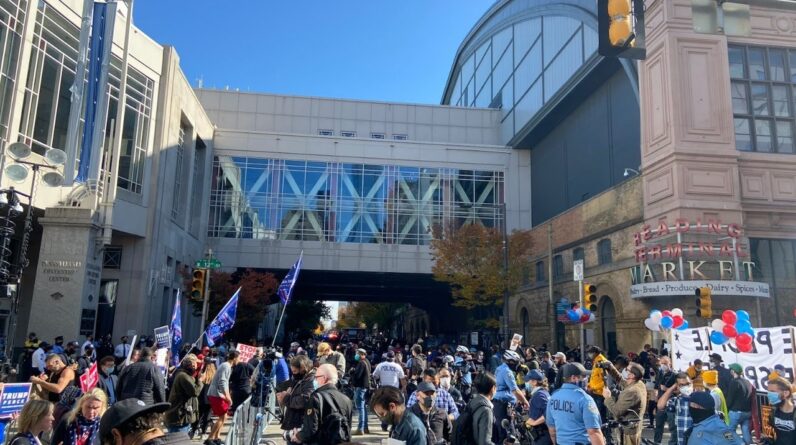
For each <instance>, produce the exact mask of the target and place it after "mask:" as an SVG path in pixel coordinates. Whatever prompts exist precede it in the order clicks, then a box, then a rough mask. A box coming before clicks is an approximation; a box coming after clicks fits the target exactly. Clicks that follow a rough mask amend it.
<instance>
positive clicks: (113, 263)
mask: <svg viewBox="0 0 796 445" xmlns="http://www.w3.org/2000/svg"><path fill="white" fill-rule="evenodd" d="M102 267H103V268H104V269H121V268H122V246H105V250H104V251H103V253H102Z"/></svg>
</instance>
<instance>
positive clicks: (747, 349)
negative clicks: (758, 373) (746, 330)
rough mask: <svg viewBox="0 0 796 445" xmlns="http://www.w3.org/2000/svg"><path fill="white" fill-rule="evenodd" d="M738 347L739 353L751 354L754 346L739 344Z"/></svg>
mask: <svg viewBox="0 0 796 445" xmlns="http://www.w3.org/2000/svg"><path fill="white" fill-rule="evenodd" d="M737 346H738V351H740V352H750V351H751V350H752V345H751V344H748V345H747V344H739V345H737Z"/></svg>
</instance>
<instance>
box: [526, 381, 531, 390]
mask: <svg viewBox="0 0 796 445" xmlns="http://www.w3.org/2000/svg"><path fill="white" fill-rule="evenodd" d="M525 389H527V390H528V391H533V386H531V382H525Z"/></svg>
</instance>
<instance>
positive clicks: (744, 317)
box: [735, 310, 749, 331]
mask: <svg viewBox="0 0 796 445" xmlns="http://www.w3.org/2000/svg"><path fill="white" fill-rule="evenodd" d="M735 315H736V316H738V321H741V320H746V321H749V312H746V311H745V310H740V311H735ZM735 328H736V329H738V330H739V331H740V330H741V329H740V328H739V327H738V323H736V324H735Z"/></svg>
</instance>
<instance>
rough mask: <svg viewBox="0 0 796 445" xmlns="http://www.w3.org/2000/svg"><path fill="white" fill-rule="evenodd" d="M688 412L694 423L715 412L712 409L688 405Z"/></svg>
mask: <svg viewBox="0 0 796 445" xmlns="http://www.w3.org/2000/svg"><path fill="white" fill-rule="evenodd" d="M688 413H689V414H691V418H692V419H694V424H697V423H699V422H701V421H703V420H705V419H707V418H708V417H710V416H712V415H714V414H716V412H715V411H713V410H712V409H702V408H694V407H689V408H688Z"/></svg>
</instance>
